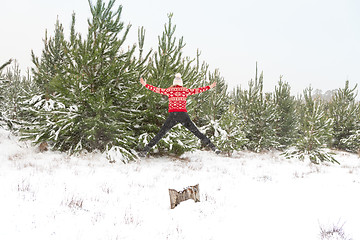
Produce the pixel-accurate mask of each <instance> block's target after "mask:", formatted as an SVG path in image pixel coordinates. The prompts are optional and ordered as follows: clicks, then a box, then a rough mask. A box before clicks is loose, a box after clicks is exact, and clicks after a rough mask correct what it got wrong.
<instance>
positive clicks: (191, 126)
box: [179, 112, 218, 153]
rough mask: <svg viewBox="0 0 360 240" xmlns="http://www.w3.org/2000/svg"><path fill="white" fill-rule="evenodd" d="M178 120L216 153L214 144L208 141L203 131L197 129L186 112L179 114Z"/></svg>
mask: <svg viewBox="0 0 360 240" xmlns="http://www.w3.org/2000/svg"><path fill="white" fill-rule="evenodd" d="M179 122H180V123H181V124H182V125H183V126H184V127H186V128H187V129H189V131H190V132H192V133H193V134H194V135H195V136H197V137H198V138H199V139H200V140H201V142H202V143H203V144H204V145H205V146H207V145H209V147H210V148H211V149H212V150H213V151H215V152H216V153H217V151H218V150H217V148H216V146H215V145H214V144H213V143H212V142H211V141H210V139H209V138H208V137H206V136H205V135H204V134H203V133H201V132H200V131H199V129H198V128H197V127H196V126H195V124H194V123H193V121H191V119H190V117H189V115H188V114H187V113H186V112H184V114H183V115H182V116H181V118H180V119H179Z"/></svg>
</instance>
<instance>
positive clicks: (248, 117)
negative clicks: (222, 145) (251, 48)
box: [233, 65, 280, 152]
mask: <svg viewBox="0 0 360 240" xmlns="http://www.w3.org/2000/svg"><path fill="white" fill-rule="evenodd" d="M233 96H234V103H235V107H236V112H238V113H239V117H240V118H241V119H242V120H243V121H244V132H245V136H246V139H248V142H247V144H246V147H247V148H248V149H249V150H252V151H255V152H259V151H261V150H264V149H270V148H278V147H279V145H280V144H279V142H278V141H277V139H276V138H275V131H274V129H273V126H272V124H273V122H274V118H275V114H274V111H275V107H274V104H273V101H272V95H271V94H264V93H263V73H261V74H260V77H259V78H258V77H257V65H256V75H255V80H253V79H251V80H250V81H249V88H248V90H242V89H241V88H240V87H238V88H237V89H235V92H234V94H233Z"/></svg>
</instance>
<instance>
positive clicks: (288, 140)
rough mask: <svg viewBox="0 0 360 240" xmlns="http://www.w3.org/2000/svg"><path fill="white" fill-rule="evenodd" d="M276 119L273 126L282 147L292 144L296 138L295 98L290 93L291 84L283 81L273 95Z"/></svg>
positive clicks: (280, 81)
mask: <svg viewBox="0 0 360 240" xmlns="http://www.w3.org/2000/svg"><path fill="white" fill-rule="evenodd" d="M273 101H274V102H273V106H274V108H275V111H274V115H275V117H274V121H273V123H272V128H273V129H274V131H275V137H276V139H277V141H278V142H279V144H280V145H279V147H280V148H281V149H283V148H286V147H288V146H290V145H291V144H292V143H293V141H294V140H295V139H296V125H297V123H296V114H295V98H294V97H293V96H291V94H290V85H289V84H288V83H287V82H283V81H282V76H281V77H280V80H279V82H278V86H277V87H275V92H274V97H273Z"/></svg>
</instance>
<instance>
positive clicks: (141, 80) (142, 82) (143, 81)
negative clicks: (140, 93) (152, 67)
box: [140, 78, 146, 87]
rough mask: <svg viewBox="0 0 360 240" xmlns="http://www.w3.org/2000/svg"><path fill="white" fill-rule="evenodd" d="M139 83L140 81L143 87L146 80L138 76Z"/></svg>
mask: <svg viewBox="0 0 360 240" xmlns="http://www.w3.org/2000/svg"><path fill="white" fill-rule="evenodd" d="M140 83H141V85H143V86H144V87H145V85H146V81H145V80H144V79H143V78H140Z"/></svg>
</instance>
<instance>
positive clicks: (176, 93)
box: [139, 73, 220, 157]
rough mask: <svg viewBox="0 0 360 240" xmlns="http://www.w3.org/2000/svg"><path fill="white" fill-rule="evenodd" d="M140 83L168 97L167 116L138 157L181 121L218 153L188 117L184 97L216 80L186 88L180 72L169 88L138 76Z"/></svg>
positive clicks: (207, 87) (204, 89)
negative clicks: (152, 83) (156, 85)
mask: <svg viewBox="0 0 360 240" xmlns="http://www.w3.org/2000/svg"><path fill="white" fill-rule="evenodd" d="M140 83H141V84H142V85H143V86H144V87H146V88H147V89H149V90H151V91H153V92H155V93H160V94H162V95H166V96H168V97H169V113H170V114H169V117H168V118H167V119H166V121H165V123H164V125H163V126H162V127H161V129H160V131H159V133H158V134H157V135H156V136H155V137H154V138H153V139H151V141H150V142H149V143H148V144H147V145H146V146H145V148H144V149H143V150H142V151H141V152H140V153H139V155H140V157H144V156H146V154H147V153H148V152H149V150H150V149H151V148H152V147H153V146H155V145H156V144H157V143H158V142H159V140H160V139H161V138H162V137H163V136H165V134H166V133H167V132H168V131H169V130H170V129H171V128H172V127H174V126H175V125H176V124H178V123H181V124H182V125H183V126H184V127H186V128H187V129H189V130H190V132H192V133H193V134H194V135H195V136H197V137H198V138H199V139H200V140H201V142H202V143H203V144H204V145H205V146H206V145H208V146H209V147H210V148H211V149H212V150H213V151H214V152H215V153H216V154H219V153H220V150H218V149H217V148H216V146H215V145H214V144H213V143H212V142H211V141H210V139H209V138H207V137H206V136H205V135H204V134H202V133H201V132H200V131H199V129H198V128H197V127H196V126H195V124H194V123H193V122H192V121H191V120H190V117H189V115H188V113H187V110H186V98H187V97H188V96H190V95H193V94H198V93H202V92H204V91H207V90H209V89H211V88H213V87H215V86H216V82H214V83H213V84H211V85H210V86H206V87H200V88H195V89H188V88H186V87H183V81H182V79H181V74H180V73H177V74H176V75H175V78H174V81H173V85H172V86H171V87H169V88H158V87H154V86H152V85H150V84H146V81H145V80H144V79H143V78H140Z"/></svg>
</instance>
